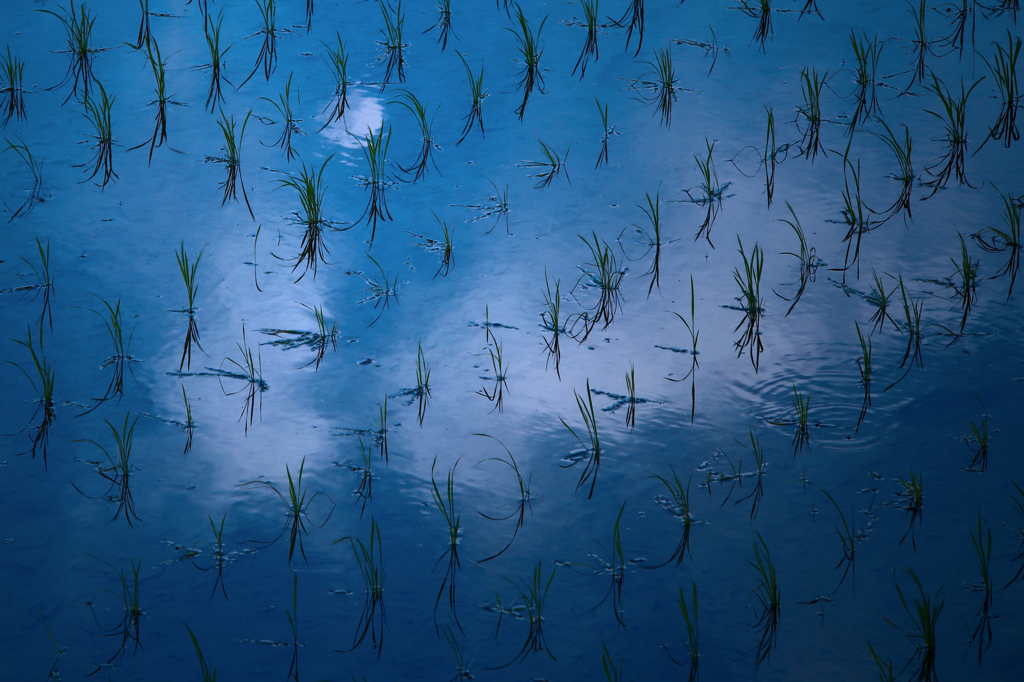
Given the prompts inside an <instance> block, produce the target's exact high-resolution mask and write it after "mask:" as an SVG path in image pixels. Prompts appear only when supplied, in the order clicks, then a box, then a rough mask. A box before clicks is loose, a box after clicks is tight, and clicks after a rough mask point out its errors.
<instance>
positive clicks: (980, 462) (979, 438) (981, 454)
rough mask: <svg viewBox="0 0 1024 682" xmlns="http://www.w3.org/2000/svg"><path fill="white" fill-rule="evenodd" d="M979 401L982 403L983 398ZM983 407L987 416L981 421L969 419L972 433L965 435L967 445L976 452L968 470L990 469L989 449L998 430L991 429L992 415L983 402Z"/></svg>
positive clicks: (968, 424)
mask: <svg viewBox="0 0 1024 682" xmlns="http://www.w3.org/2000/svg"><path fill="white" fill-rule="evenodd" d="M978 402H979V403H981V400H978ZM981 407H982V409H984V410H985V416H983V417H982V418H981V421H980V422H979V423H975V422H974V420H973V419H969V420H968V421H967V428H968V429H969V430H970V435H968V436H964V442H966V443H967V447H969V448H970V449H971V452H972V453H973V454H974V458H973V459H972V460H971V463H970V464H969V465H968V467H967V469H968V471H980V472H982V473H984V472H986V471H988V450H989V446H990V445H991V443H992V437H993V436H994V435H995V433H996V432H995V430H994V429H991V430H990V427H991V419H992V416H991V415H990V414H989V413H988V409H986V408H985V404H984V403H981Z"/></svg>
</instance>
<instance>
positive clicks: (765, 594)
mask: <svg viewBox="0 0 1024 682" xmlns="http://www.w3.org/2000/svg"><path fill="white" fill-rule="evenodd" d="M758 542H759V543H760V546H758ZM747 563H748V564H750V565H751V567H753V569H754V570H755V571H756V572H757V577H756V579H755V583H754V589H753V590H751V591H750V594H752V595H754V596H756V597H757V601H758V603H759V605H760V606H759V608H755V609H754V615H755V616H757V620H756V621H755V622H754V624H753V627H754V628H755V629H756V630H758V631H759V632H760V635H761V638H760V640H759V641H758V643H757V657H756V658H755V663H756V664H757V665H761V664H762V663H764V662H765V661H766V660H768V658H769V657H770V656H771V653H772V647H774V646H775V642H776V636H777V632H778V627H779V616H780V615H781V614H782V591H781V590H780V589H779V581H778V576H777V574H776V572H775V563H774V562H773V561H772V557H771V554H770V553H769V552H768V543H766V542H765V541H764V538H763V537H761V534H760V533H757V542H755V543H754V561H748V562H747ZM758 611H760V612H758Z"/></svg>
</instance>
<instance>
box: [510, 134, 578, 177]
mask: <svg viewBox="0 0 1024 682" xmlns="http://www.w3.org/2000/svg"><path fill="white" fill-rule="evenodd" d="M537 142H539V143H540V150H541V153H543V154H544V159H545V160H544V161H520V162H519V163H517V164H516V165H517V166H519V167H520V168H536V169H543V170H540V172H538V173H537V174H536V175H529V176H527V177H531V178H537V184H535V185H534V186H533V188H534V189H544V188H546V187H548V186H549V185H551V181H552V180H554V179H555V178H557V177H558V176H559V175H561V173H562V171H563V170H565V162H566V161H568V159H569V150H570V149H572V143H571V142H570V143H569V146H568V147H567V148H566V150H565V157H564V158H563V157H562V156H560V155H559V154H558V152H556V151H555V150H554V148H553V147H551V146H550V145H548V144H547V143H545V142H544V141H543V140H541V139H540V138H537ZM565 180H566V182H568V183H569V187H572V180H571V179H570V178H569V171H568V170H565Z"/></svg>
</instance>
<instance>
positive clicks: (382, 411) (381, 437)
mask: <svg viewBox="0 0 1024 682" xmlns="http://www.w3.org/2000/svg"><path fill="white" fill-rule="evenodd" d="M373 447H375V448H377V451H378V453H379V454H380V457H381V459H383V460H384V466H387V465H388V464H389V462H388V396H387V394H385V395H384V402H382V403H379V404H378V405H377V428H376V429H375V430H374V431H373Z"/></svg>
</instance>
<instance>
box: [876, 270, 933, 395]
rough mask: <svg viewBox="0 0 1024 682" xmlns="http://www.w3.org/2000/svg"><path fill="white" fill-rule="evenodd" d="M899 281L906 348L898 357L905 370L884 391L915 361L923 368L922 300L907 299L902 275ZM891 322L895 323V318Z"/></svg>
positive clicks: (902, 377)
mask: <svg viewBox="0 0 1024 682" xmlns="http://www.w3.org/2000/svg"><path fill="white" fill-rule="evenodd" d="M899 283H900V296H901V297H902V300H903V315H904V316H905V317H906V322H905V323H904V324H903V329H901V331H902V332H903V333H904V334H906V335H907V349H906V350H905V351H904V352H903V357H902V358H901V359H900V367H901V368H902V367H903V366H905V365H906V366H907V371H906V372H904V373H903V376H901V377H900V378H899V379H897V380H896V381H894V382H893V383H891V384H889V386H887V387H886V389H885V390H886V391H888V390H889V389H890V388H892V387H893V386H895V385H896V384H898V383H899V382H901V381H903V379H905V378H906V376H907V374H909V373H910V370H911V369H913V367H914V363H915V362H916V363H917V365H918V367H921V368H922V369H924V359H923V358H922V356H921V339H922V336H921V314H922V313H923V312H924V301H921V300H914V299H913V298H909V299H908V297H907V289H906V287H905V286H904V285H903V276H902V275H901V276H900V277H899ZM893 324H895V320H894V321H893ZM908 361H909V365H908Z"/></svg>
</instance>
